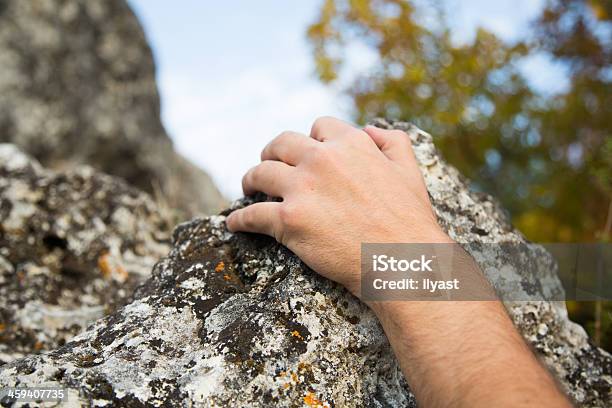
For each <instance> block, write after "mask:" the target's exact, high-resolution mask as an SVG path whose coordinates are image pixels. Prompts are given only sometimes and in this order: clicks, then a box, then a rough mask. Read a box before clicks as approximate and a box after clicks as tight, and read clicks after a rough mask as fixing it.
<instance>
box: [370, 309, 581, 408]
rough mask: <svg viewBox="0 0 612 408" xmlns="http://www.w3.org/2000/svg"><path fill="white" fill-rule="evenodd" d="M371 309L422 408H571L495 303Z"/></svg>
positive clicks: (502, 310) (503, 311)
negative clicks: (566, 407) (536, 407)
mask: <svg viewBox="0 0 612 408" xmlns="http://www.w3.org/2000/svg"><path fill="white" fill-rule="evenodd" d="M371 307H372V309H373V310H374V311H375V313H376V315H377V316H378V318H379V319H380V321H381V324H382V326H383V328H384V330H385V333H386V334H387V337H388V338H389V341H390V343H391V346H392V347H393V350H394V352H395V354H396V356H397V357H398V360H399V362H400V365H401V367H402V371H403V372H404V375H405V376H406V378H407V379H408V382H409V384H410V386H411V388H412V390H413V392H414V393H415V395H416V397H417V400H418V401H419V402H420V403H421V404H422V405H423V406H426V407H446V406H467V407H480V406H483V407H490V406H512V407H516V406H551V407H552V406H554V407H562V406H570V404H569V403H568V401H567V400H566V399H565V397H564V396H563V395H562V393H561V392H560V391H559V390H558V388H557V386H556V384H555V382H554V379H553V378H552V377H551V375H550V374H549V373H548V372H547V370H546V369H544V368H543V367H542V366H541V365H540V363H539V362H538V361H537V360H536V358H535V356H534V355H533V353H532V352H531V350H529V348H528V346H527V345H526V344H525V342H524V341H523V339H522V337H521V336H520V334H519V333H518V332H517V330H516V329H515V328H514V326H513V325H512V322H511V321H510V318H509V317H508V316H507V314H506V312H505V309H504V307H503V305H502V304H501V303H500V302H497V301H457V302H447V301H433V302H410V301H409V302H379V303H375V304H372V305H371Z"/></svg>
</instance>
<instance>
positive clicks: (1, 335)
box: [0, 144, 170, 365]
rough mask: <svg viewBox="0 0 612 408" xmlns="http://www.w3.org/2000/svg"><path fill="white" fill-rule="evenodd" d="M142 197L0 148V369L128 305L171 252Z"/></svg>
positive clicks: (164, 228) (120, 185)
mask: <svg viewBox="0 0 612 408" xmlns="http://www.w3.org/2000/svg"><path fill="white" fill-rule="evenodd" d="M169 244H170V224H169V222H168V221H167V220H166V219H165V217H164V215H163V213H162V212H161V211H160V210H159V209H158V208H157V207H156V205H155V204H154V202H153V201H152V200H151V198H150V197H148V196H147V195H146V194H144V193H141V192H139V191H137V190H136V189H134V188H133V187H129V186H128V185H126V183H125V182H123V181H121V180H117V179H115V178H113V177H110V176H105V175H101V174H98V173H96V172H94V170H93V169H91V168H85V167H83V168H77V169H75V170H73V171H71V172H68V173H54V172H51V171H48V170H45V169H43V168H42V167H41V166H40V165H39V164H38V163H37V162H36V161H35V160H33V159H31V158H29V157H28V156H26V155H25V154H23V153H21V152H20V151H19V150H17V148H16V147H15V146H14V145H8V144H0V365H2V364H3V363H6V362H8V361H11V360H13V359H15V358H18V357H22V356H23V355H26V354H31V353H35V352H39V351H44V350H49V349H53V348H56V347H58V346H61V345H63V344H64V343H66V341H67V340H69V339H71V338H72V337H74V335H76V334H78V333H80V332H82V331H83V330H84V329H85V328H86V327H87V326H88V325H89V324H91V323H93V322H94V321H96V320H97V319H98V318H100V317H102V316H103V315H105V314H108V313H109V312H111V311H113V310H114V309H116V308H117V307H118V306H120V305H122V304H124V303H125V301H126V300H127V298H128V297H129V295H131V294H132V293H133V290H134V288H135V287H136V285H138V284H139V283H142V282H143V281H144V280H145V279H146V278H148V277H149V276H150V275H151V269H152V267H153V265H154V264H155V262H157V261H158V260H159V258H161V257H162V256H164V255H166V254H167V253H168V251H169Z"/></svg>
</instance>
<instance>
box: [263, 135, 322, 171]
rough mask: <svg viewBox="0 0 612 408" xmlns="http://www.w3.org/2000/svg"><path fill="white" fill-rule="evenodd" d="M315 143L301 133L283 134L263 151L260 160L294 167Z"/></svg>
mask: <svg viewBox="0 0 612 408" xmlns="http://www.w3.org/2000/svg"><path fill="white" fill-rule="evenodd" d="M317 143H318V141H316V140H314V139H311V138H309V137H307V136H306V135H303V134H301V133H296V132H283V133H281V134H280V135H278V136H277V137H275V138H274V140H272V141H271V142H270V143H268V145H267V146H266V147H265V148H264V149H263V151H262V152H261V160H262V161H264V160H277V161H282V162H284V163H287V164H289V165H291V166H296V165H297V164H298V163H299V162H300V160H301V158H302V157H303V155H304V154H305V152H307V151H308V150H309V149H308V148H309V147H311V146H313V145H315V144H317Z"/></svg>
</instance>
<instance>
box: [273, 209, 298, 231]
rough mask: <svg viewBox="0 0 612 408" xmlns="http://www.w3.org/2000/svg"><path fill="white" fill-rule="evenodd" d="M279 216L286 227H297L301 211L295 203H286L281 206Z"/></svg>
mask: <svg viewBox="0 0 612 408" xmlns="http://www.w3.org/2000/svg"><path fill="white" fill-rule="evenodd" d="M278 218H279V220H280V223H281V225H282V226H283V227H284V228H285V229H295V228H296V227H297V226H298V225H299V220H300V218H301V213H300V210H299V209H298V207H296V205H295V204H289V203H284V204H283V205H281V206H280V208H279V213H278Z"/></svg>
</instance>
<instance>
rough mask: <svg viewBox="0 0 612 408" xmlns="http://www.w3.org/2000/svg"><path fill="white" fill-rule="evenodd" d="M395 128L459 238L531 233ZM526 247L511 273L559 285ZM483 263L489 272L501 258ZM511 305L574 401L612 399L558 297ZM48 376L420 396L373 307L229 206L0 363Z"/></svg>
mask: <svg viewBox="0 0 612 408" xmlns="http://www.w3.org/2000/svg"><path fill="white" fill-rule="evenodd" d="M378 125H379V126H384V127H387V126H390V125H389V124H388V123H386V122H383V121H379V122H378ZM393 126H394V127H396V128H399V129H403V130H406V131H407V132H408V133H409V134H410V137H411V138H412V141H413V145H414V148H415V152H416V156H417V158H418V160H419V162H420V164H421V170H422V172H423V174H424V177H425V181H426V184H427V187H428V189H429V193H430V195H431V198H432V202H433V205H434V207H435V210H436V213H437V215H438V217H439V219H440V222H441V224H442V226H443V227H444V228H445V229H446V230H447V231H448V232H449V234H450V235H451V236H452V237H453V238H454V239H456V240H458V241H459V242H482V243H484V242H524V238H523V237H522V236H521V235H520V233H518V232H517V231H515V230H513V229H512V227H511V226H510V225H509V224H508V222H507V221H506V219H505V217H504V215H503V213H502V212H501V211H500V210H499V207H498V205H497V203H496V202H495V201H494V200H493V199H491V198H490V197H488V196H486V195H482V194H475V193H473V192H471V191H469V190H468V187H467V184H466V182H465V181H464V180H463V179H462V177H461V176H460V175H459V174H458V172H457V171H456V170H455V169H454V168H452V167H450V166H449V165H447V164H446V163H445V162H444V161H442V159H440V157H439V156H438V154H437V153H436V151H435V148H434V146H433V143H432V140H431V136H429V135H428V134H426V133H424V132H422V131H420V130H418V129H416V128H415V127H413V126H411V125H409V124H407V123H395V124H393ZM248 203H249V200H244V201H242V202H238V203H237V204H236V205H237V206H240V205H245V204H248ZM525 248H526V250H525V251H526V252H525V253H524V254H522V256H520V257H517V260H516V262H513V260H512V259H505V260H504V262H509V264H508V266H507V268H506V275H507V276H516V277H517V278H519V277H533V276H543V277H545V278H546V279H548V280H550V281H551V282H549V285H554V284H555V283H554V282H555V278H554V264H553V262H552V260H551V258H550V256H549V255H547V253H546V252H545V251H544V250H543V249H542V248H540V247H538V246H536V245H533V246H525ZM525 260H527V261H528V265H530V268H524V266H525V265H526V264H525ZM478 262H479V263H480V265H481V266H482V268H483V269H484V270H485V271H486V272H487V273H489V271H491V270H492V265H495V264H496V263H499V262H501V260H500V259H495V258H492V259H487V258H482V257H481V258H480V259H478ZM489 278H490V279H491V280H493V281H494V283H495V279H497V276H496V275H489ZM559 290H561V289H560V288H559ZM506 306H507V308H508V311H509V313H510V315H511V316H512V318H513V319H514V322H515V323H516V325H517V327H518V329H519V330H520V331H521V333H522V334H523V335H524V337H525V338H526V339H527V341H528V342H529V343H531V344H532V345H533V347H534V349H535V350H536V351H537V353H538V355H539V356H540V357H541V358H542V359H543V361H544V362H545V363H546V365H548V367H549V368H550V369H551V371H552V372H553V373H554V374H555V375H557V376H558V378H559V381H560V382H561V384H562V387H563V388H564V389H565V390H566V391H567V392H568V393H569V395H570V396H571V397H572V398H574V399H575V400H576V402H577V403H578V404H579V405H581V406H593V407H595V406H598V407H605V406H610V403H611V402H612V401H611V384H612V368H611V365H612V359H611V357H610V355H609V354H608V353H606V352H605V351H603V350H600V349H598V348H596V347H594V346H593V345H592V343H591V342H590V341H589V339H588V337H587V335H586V334H585V332H584V331H583V330H582V329H581V328H580V327H579V326H577V325H575V324H574V323H572V322H570V321H569V320H568V318H567V314H566V311H565V306H564V304H563V303H559V302H556V303H553V302H544V301H530V302H514V303H513V302H508V303H507V304H506ZM41 383H45V384H54V385H61V386H64V387H67V388H68V389H69V392H68V395H69V399H70V401H72V402H73V403H74V404H75V405H78V404H81V405H94V404H95V405H97V406H104V405H112V404H115V405H117V404H123V405H130V406H162V405H180V406H225V405H228V406H273V405H279V406H302V405H306V406H374V407H382V406H408V407H414V406H415V405H416V403H415V400H414V397H413V395H412V394H411V393H410V390H409V387H408V385H407V384H406V382H405V380H404V378H403V376H402V374H401V371H400V369H399V366H398V364H397V361H396V360H395V358H394V356H393V353H392V351H391V349H390V347H389V344H388V342H387V340H386V338H385V336H384V334H383V332H382V330H381V328H380V326H379V324H378V322H377V321H376V318H375V317H374V315H373V314H372V313H371V311H370V310H369V309H368V308H366V307H365V306H364V305H363V304H362V303H361V302H360V301H358V300H357V299H356V298H354V297H353V296H351V295H350V294H349V293H347V292H346V291H345V290H344V289H342V288H341V287H339V286H338V285H336V284H334V283H332V282H330V281H328V280H326V279H323V278H321V277H319V276H318V275H317V274H315V273H314V272H312V271H311V270H309V269H308V268H307V267H305V266H304V265H303V264H302V263H301V262H300V260H299V259H298V258H297V257H295V256H294V255H293V254H291V253H290V252H289V251H288V250H287V249H285V248H284V247H282V246H280V245H278V244H276V243H275V242H274V241H272V240H271V239H269V238H266V237H262V236H255V235H250V234H230V233H229V232H228V231H227V230H226V228H225V225H224V216H223V215H220V216H213V217H209V218H206V219H196V220H193V221H191V222H189V223H185V224H182V225H180V226H179V227H177V229H176V230H175V232H174V246H173V249H172V251H171V253H170V255H169V256H168V257H166V258H164V259H162V260H161V261H160V262H159V263H158V264H157V265H156V266H155V268H154V272H153V276H152V278H151V279H150V280H148V281H147V283H146V284H145V285H144V286H142V287H140V288H139V289H138V290H137V292H136V293H135V295H134V301H133V302H132V303H130V304H129V305H127V306H125V307H123V308H122V309H120V310H118V311H117V312H115V313H114V314H112V315H110V316H108V317H106V318H104V319H101V320H99V321H97V322H96V323H95V324H94V325H92V326H91V327H90V328H89V329H88V330H87V331H86V332H84V333H82V334H80V335H79V336H77V337H76V338H75V339H74V340H73V341H72V342H70V343H68V344H66V345H65V346H63V347H60V348H58V349H56V350H54V351H52V352H50V353H47V354H43V355H37V356H31V357H27V358H24V359H21V360H18V361H15V362H13V363H11V364H8V365H5V366H3V367H1V368H0V385H2V386H15V385H17V384H19V385H20V386H28V385H38V384H41Z"/></svg>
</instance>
